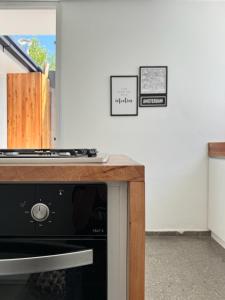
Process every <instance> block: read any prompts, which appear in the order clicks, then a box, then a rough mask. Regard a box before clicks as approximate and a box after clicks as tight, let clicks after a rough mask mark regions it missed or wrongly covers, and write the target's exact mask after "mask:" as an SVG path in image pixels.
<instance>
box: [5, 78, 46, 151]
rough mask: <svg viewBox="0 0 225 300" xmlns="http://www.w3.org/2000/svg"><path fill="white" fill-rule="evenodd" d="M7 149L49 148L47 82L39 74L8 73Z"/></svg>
mask: <svg viewBox="0 0 225 300" xmlns="http://www.w3.org/2000/svg"><path fill="white" fill-rule="evenodd" d="M7 92H8V95H7V98H8V103H7V107H8V108H7V110H8V148H11V149H16V148H17V149H18V148H31V149H32V148H33V149H34V148H37V149H39V148H49V147H50V146H51V133H50V131H51V113H50V95H49V80H48V79H47V78H46V76H45V75H43V74H42V73H23V74H8V77H7Z"/></svg>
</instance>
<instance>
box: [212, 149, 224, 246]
mask: <svg viewBox="0 0 225 300" xmlns="http://www.w3.org/2000/svg"><path fill="white" fill-rule="evenodd" d="M208 155H209V199H208V228H209V229H210V230H211V235H212V238H214V239H215V240H216V241H217V242H218V243H219V244H220V245H221V246H222V247H224V248H225V218H224V211H225V201H224V199H225V197H224V195H225V184H224V182H225V143H209V144H208Z"/></svg>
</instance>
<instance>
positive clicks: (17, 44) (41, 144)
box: [0, 8, 57, 149]
mask: <svg viewBox="0 0 225 300" xmlns="http://www.w3.org/2000/svg"><path fill="white" fill-rule="evenodd" d="M0 28H1V29H0V148H10V149H17V148H20V149H23V148H24V149H25V148H32V149H43V148H45V149H46V148H52V147H54V141H55V140H56V126H57V118H56V92H55V90H56V86H55V77H56V9H53V8H52V9H0Z"/></svg>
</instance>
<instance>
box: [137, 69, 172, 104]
mask: <svg viewBox="0 0 225 300" xmlns="http://www.w3.org/2000/svg"><path fill="white" fill-rule="evenodd" d="M143 69H146V71H147V70H149V75H147V76H149V78H147V79H146V78H144V79H143ZM151 71H152V72H151ZM157 71H158V74H157ZM151 73H152V74H151ZM160 73H161V74H160ZM154 76H155V82H154V78H153V77H154ZM160 76H161V78H160ZM145 77H146V76H145ZM143 80H145V81H149V83H148V82H147V86H148V88H149V90H148V88H146V90H144V89H143ZM150 80H151V82H150ZM154 84H155V87H154ZM167 93H168V66H140V67H139V107H166V106H167ZM144 102H145V103H144Z"/></svg>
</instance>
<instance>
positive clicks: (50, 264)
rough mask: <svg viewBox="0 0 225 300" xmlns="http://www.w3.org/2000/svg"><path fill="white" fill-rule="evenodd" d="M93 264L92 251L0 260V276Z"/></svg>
mask: <svg viewBox="0 0 225 300" xmlns="http://www.w3.org/2000/svg"><path fill="white" fill-rule="evenodd" d="M91 264H93V250H92V249H89V250H82V251H77V252H69V253H62V254H55V255H46V256H35V257H25V258H11V259H0V275H18V274H28V273H41V272H49V271H55V270H62V269H70V268H76V267H81V266H87V265H91Z"/></svg>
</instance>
